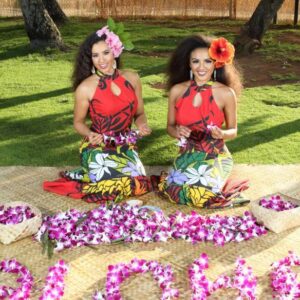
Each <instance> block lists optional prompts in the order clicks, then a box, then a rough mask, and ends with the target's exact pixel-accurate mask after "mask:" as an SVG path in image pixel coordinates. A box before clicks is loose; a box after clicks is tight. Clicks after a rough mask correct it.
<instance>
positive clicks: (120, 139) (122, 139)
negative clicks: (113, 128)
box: [103, 130, 141, 147]
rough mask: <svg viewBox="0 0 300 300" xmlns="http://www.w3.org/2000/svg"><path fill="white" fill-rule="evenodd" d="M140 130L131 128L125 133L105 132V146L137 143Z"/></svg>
mask: <svg viewBox="0 0 300 300" xmlns="http://www.w3.org/2000/svg"><path fill="white" fill-rule="evenodd" d="M140 138H141V136H139V131H138V130H130V131H126V132H125V133H123V134H122V133H115V132H109V133H108V134H103V142H104V144H105V146H107V147H109V146H119V145H125V144H127V145H135V144H136V142H137V140H138V139H140Z"/></svg>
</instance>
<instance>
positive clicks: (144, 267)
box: [93, 258, 179, 300]
mask: <svg viewBox="0 0 300 300" xmlns="http://www.w3.org/2000/svg"><path fill="white" fill-rule="evenodd" d="M146 272H151V273H152V275H153V277H154V279H155V280H156V281H157V282H158V284H159V287H160V288H161V290H162V295H161V300H168V299H173V298H178V296H179V292H178V290H177V289H175V288H173V287H172V285H173V284H174V282H173V281H174V275H173V271H172V268H171V266H170V265H167V266H162V265H161V264H159V263H158V262H157V261H147V260H144V259H137V258H135V259H133V260H132V261H131V262H130V263H128V264H124V263H120V264H116V265H110V266H108V272H107V276H106V284H105V290H106V293H105V294H103V293H101V292H96V293H95V294H94V295H93V300H99V299H106V300H115V299H119V300H121V299H123V298H122V295H121V291H120V285H121V284H122V283H123V282H124V281H125V280H126V279H127V278H128V277H130V276H131V275H133V274H134V273H142V274H144V273H146Z"/></svg>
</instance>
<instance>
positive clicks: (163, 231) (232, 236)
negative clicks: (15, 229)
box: [36, 204, 267, 251]
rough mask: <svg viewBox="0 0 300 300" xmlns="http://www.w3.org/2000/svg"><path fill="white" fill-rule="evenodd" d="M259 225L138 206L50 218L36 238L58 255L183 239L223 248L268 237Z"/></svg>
mask: <svg viewBox="0 0 300 300" xmlns="http://www.w3.org/2000/svg"><path fill="white" fill-rule="evenodd" d="M266 233H267V231H266V229H265V228H264V227H263V226H261V225H258V224H256V222H255V218H254V217H253V216H252V215H251V213H250V212H245V213H244V215H243V216H218V215H216V216H202V215H199V214H197V213H196V212H191V214H187V215H185V214H183V213H182V212H176V213H174V214H170V215H169V216H165V215H164V213H163V212H162V211H161V210H160V211H153V212H150V211H149V210H148V209H147V208H143V207H142V208H140V207H137V206H135V207H134V206H130V205H127V204H124V205H115V204H114V205H112V206H111V207H106V206H105V205H101V206H99V207H97V208H95V209H93V210H91V211H88V212H80V211H77V210H75V209H71V210H69V211H67V212H61V213H58V214H55V215H53V216H46V217H44V219H43V223H42V226H41V227H40V229H39V231H38V233H37V234H36V239H37V240H38V241H40V242H42V241H43V237H44V236H45V235H47V236H48V237H47V239H48V238H49V240H50V241H51V242H53V243H54V251H60V250H63V249H66V248H73V247H79V246H84V245H98V244H103V243H113V242H115V241H121V240H123V241H124V242H166V241H168V240H169V239H183V240H186V241H188V242H191V243H198V242H208V241H210V242H213V243H214V244H215V245H217V246H223V245H224V244H226V243H228V242H233V241H235V242H241V241H244V240H248V239H251V238H254V237H258V236H261V235H263V234H266Z"/></svg>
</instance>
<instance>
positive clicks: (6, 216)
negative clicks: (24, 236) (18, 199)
mask: <svg viewBox="0 0 300 300" xmlns="http://www.w3.org/2000/svg"><path fill="white" fill-rule="evenodd" d="M33 217H35V214H34V213H33V212H32V210H31V208H30V207H29V206H22V205H18V206H13V207H10V206H9V207H6V208H5V207H4V205H2V206H0V224H4V225H15V224H19V223H22V222H23V221H25V220H28V219H31V218H33Z"/></svg>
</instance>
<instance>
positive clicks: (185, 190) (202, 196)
mask: <svg viewBox="0 0 300 300" xmlns="http://www.w3.org/2000/svg"><path fill="white" fill-rule="evenodd" d="M232 168H233V160H232V157H231V154H230V153H229V152H228V151H225V152H222V153H219V154H218V155H209V154H207V153H206V152H201V151H195V150H193V151H186V152H183V153H180V154H179V156H178V157H177V158H176V159H175V161H174V164H173V167H172V169H171V170H170V172H169V174H167V176H166V177H165V178H162V179H161V182H160V183H159V184H158V188H159V192H160V194H161V195H163V196H165V197H167V198H168V199H169V200H170V201H172V202H175V203H178V204H186V205H191V206H192V205H194V206H197V207H203V208H216V207H223V206H227V205H228V204H229V203H228V199H226V197H225V196H224V195H223V193H222V188H223V186H224V184H225V182H226V180H227V178H228V177H229V175H230V173H231V171H232Z"/></svg>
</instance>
